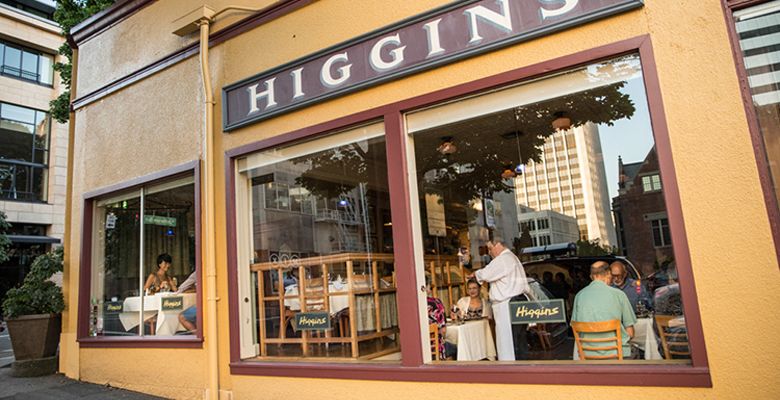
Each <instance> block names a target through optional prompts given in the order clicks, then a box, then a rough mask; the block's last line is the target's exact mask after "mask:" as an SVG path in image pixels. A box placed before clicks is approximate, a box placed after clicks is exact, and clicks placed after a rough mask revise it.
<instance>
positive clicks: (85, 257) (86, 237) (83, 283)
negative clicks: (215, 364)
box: [76, 160, 203, 348]
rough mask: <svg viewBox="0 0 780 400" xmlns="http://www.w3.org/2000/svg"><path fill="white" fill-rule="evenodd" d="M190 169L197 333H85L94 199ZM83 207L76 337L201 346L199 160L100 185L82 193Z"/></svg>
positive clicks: (91, 342) (109, 343) (92, 341)
mask: <svg viewBox="0 0 780 400" xmlns="http://www.w3.org/2000/svg"><path fill="white" fill-rule="evenodd" d="M188 173H193V174H194V177H195V211H194V212H195V231H196V233H195V254H196V257H195V271H196V272H197V274H196V275H195V276H196V277H197V281H196V282H197V283H196V307H197V310H198V318H197V321H196V326H197V328H198V329H197V333H196V335H194V336H170V337H155V336H96V337H93V336H89V313H90V304H89V299H90V292H91V289H92V288H91V283H92V225H93V223H92V217H93V211H94V206H95V201H96V200H97V199H98V198H99V197H102V196H105V195H107V194H111V193H114V192H119V191H125V190H132V189H139V188H141V187H143V186H146V185H149V184H150V183H156V182H157V181H162V180H167V179H171V178H175V177H177V176H186V175H188ZM83 199H84V202H83V204H84V208H83V214H84V215H83V218H82V226H81V232H82V235H81V268H80V271H79V297H78V323H77V325H76V336H77V341H78V342H79V343H80V346H81V347H83V348H88V347H90V348H94V347H100V348H111V347H129V348H202V346H203V304H202V296H201V293H202V292H201V286H202V282H203V280H202V279H201V276H200V275H201V260H200V251H201V237H200V236H201V232H200V231H201V225H200V221H201V220H200V212H201V208H200V161H198V160H196V161H190V162H187V163H184V164H181V165H178V166H175V167H172V168H169V169H166V170H163V171H159V172H155V173H153V174H149V175H145V176H142V177H139V178H136V179H132V180H130V181H127V182H122V183H119V184H116V185H112V186H108V187H104V188H101V189H97V190H94V191H91V192H87V193H85V194H84V195H83Z"/></svg>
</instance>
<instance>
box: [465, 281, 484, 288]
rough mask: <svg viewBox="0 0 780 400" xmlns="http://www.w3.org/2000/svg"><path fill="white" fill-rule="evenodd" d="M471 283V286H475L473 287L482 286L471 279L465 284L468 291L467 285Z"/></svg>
mask: <svg viewBox="0 0 780 400" xmlns="http://www.w3.org/2000/svg"><path fill="white" fill-rule="evenodd" d="M472 283H473V284H475V285H477V286H482V285H480V284H479V282H477V280H476V279H474V278H471V279H469V280H468V281H467V282H466V288H467V289H468V287H469V285H471V284H472Z"/></svg>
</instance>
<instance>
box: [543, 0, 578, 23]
mask: <svg viewBox="0 0 780 400" xmlns="http://www.w3.org/2000/svg"><path fill="white" fill-rule="evenodd" d="M539 1H541V2H542V3H545V4H550V3H558V4H560V2H561V1H563V2H564V4H563V7H561V8H559V9H556V10H548V9H546V8H544V7H541V8H540V9H539V10H540V11H541V12H542V19H547V18H552V17H557V16H560V15H563V14H566V13H567V12H569V11H571V10H573V9H574V7H577V3H579V2H580V0H539Z"/></svg>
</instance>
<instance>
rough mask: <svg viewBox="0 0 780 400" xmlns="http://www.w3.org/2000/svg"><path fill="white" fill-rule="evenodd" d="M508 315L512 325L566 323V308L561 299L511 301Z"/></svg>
mask: <svg viewBox="0 0 780 400" xmlns="http://www.w3.org/2000/svg"><path fill="white" fill-rule="evenodd" d="M509 315H510V317H511V318H512V323H513V324H531V323H547V322H566V306H565V305H564V302H563V299H552V300H537V301H513V302H511V303H509Z"/></svg>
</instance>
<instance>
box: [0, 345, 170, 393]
mask: <svg viewBox="0 0 780 400" xmlns="http://www.w3.org/2000/svg"><path fill="white" fill-rule="evenodd" d="M13 361H14V354H13V351H12V350H11V341H10V339H9V338H8V331H7V330H6V331H4V332H0V400H7V399H32V400H35V399H41V400H44V399H52V400H53V399H65V400H69V399H128V400H142V399H143V400H149V399H159V398H160V397H154V396H149V395H146V394H142V393H138V392H131V391H129V390H122V389H117V388H112V387H109V386H103V385H95V384H92V383H84V382H79V381H74V380H73V379H68V378H66V377H65V376H64V375H61V374H55V375H48V376H41V377H36V378H14V377H12V376H11V363H12V362H13Z"/></svg>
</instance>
